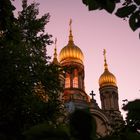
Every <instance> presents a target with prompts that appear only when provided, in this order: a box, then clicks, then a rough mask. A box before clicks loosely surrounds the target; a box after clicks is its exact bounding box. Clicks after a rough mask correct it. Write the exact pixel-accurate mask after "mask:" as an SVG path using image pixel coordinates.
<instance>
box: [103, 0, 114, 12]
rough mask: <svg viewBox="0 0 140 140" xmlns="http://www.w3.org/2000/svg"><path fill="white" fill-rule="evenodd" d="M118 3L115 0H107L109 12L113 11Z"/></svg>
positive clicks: (106, 7) (106, 8)
mask: <svg viewBox="0 0 140 140" xmlns="http://www.w3.org/2000/svg"><path fill="white" fill-rule="evenodd" d="M115 6H116V3H115V0H106V6H105V8H104V9H105V10H106V11H107V12H109V13H112V12H113V11H114V9H115Z"/></svg>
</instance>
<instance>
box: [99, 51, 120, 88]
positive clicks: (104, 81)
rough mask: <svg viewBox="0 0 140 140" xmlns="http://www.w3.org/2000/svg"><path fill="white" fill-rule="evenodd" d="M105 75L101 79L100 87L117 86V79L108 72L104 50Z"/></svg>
mask: <svg viewBox="0 0 140 140" xmlns="http://www.w3.org/2000/svg"><path fill="white" fill-rule="evenodd" d="M104 61H105V64H104V67H105V70H104V73H103V74H102V75H101V76H100V78H99V86H100V87H103V86H117V81H116V77H115V76H114V75H113V74H112V73H111V72H109V70H108V65H107V62H106V50H105V49H104Z"/></svg>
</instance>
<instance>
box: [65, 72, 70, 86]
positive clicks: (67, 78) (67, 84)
mask: <svg viewBox="0 0 140 140" xmlns="http://www.w3.org/2000/svg"><path fill="white" fill-rule="evenodd" d="M69 87H70V75H69V74H68V73H66V78H65V88H69Z"/></svg>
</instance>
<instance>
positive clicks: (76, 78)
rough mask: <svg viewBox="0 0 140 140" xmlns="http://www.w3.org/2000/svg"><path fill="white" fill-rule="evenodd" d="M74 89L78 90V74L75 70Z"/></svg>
mask: <svg viewBox="0 0 140 140" xmlns="http://www.w3.org/2000/svg"><path fill="white" fill-rule="evenodd" d="M73 87H74V88H78V72H77V70H74V77H73Z"/></svg>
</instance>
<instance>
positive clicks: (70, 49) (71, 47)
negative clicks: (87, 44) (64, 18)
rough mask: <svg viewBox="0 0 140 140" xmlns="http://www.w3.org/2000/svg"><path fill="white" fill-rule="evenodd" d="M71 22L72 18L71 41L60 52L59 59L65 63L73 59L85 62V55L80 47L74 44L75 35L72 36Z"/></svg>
mask: <svg viewBox="0 0 140 140" xmlns="http://www.w3.org/2000/svg"><path fill="white" fill-rule="evenodd" d="M71 23H72V20H70V24H69V25H70V34H69V42H68V45H66V46H65V47H64V48H63V49H62V50H61V51H60V54H59V60H60V63H63V62H65V61H73V62H78V63H81V64H83V59H84V55H83V53H82V51H81V49H80V48H79V47H77V46H76V45H75V44H74V41H73V36H72V30H71Z"/></svg>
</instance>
